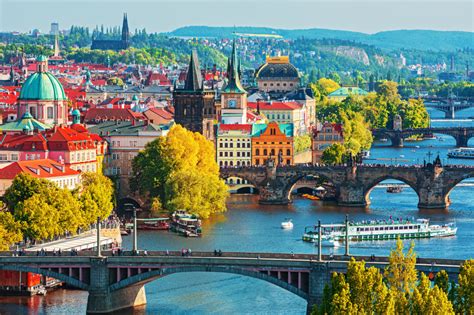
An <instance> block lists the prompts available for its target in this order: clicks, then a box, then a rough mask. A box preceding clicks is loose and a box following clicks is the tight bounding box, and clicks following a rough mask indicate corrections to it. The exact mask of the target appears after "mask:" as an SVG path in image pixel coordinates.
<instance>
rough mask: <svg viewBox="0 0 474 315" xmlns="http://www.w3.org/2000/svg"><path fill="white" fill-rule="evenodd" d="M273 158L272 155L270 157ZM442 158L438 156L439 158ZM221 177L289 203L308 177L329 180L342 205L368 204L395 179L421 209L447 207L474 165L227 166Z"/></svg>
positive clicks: (269, 200) (265, 198) (264, 198)
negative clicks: (383, 184) (379, 188)
mask: <svg viewBox="0 0 474 315" xmlns="http://www.w3.org/2000/svg"><path fill="white" fill-rule="evenodd" d="M269 160H270V159H269ZM437 160H439V159H437ZM220 176H221V177H222V178H224V179H225V178H229V177H238V178H241V179H244V180H246V181H247V183H249V184H252V185H253V186H254V187H255V188H257V189H258V192H259V202H260V203H263V204H288V203H290V202H291V195H290V194H291V191H292V190H293V189H294V188H295V185H296V184H297V183H298V182H299V181H300V180H304V179H306V178H309V177H314V178H319V179H322V180H324V181H325V182H327V183H329V184H330V185H331V187H333V188H334V191H335V199H336V200H337V203H338V204H339V205H341V206H350V207H366V206H367V205H369V204H370V198H369V195H370V192H371V191H372V189H373V188H374V187H375V186H377V185H378V184H379V183H380V182H382V181H384V180H387V179H394V180H399V181H402V182H404V183H405V184H407V185H409V186H410V187H411V188H413V190H414V191H415V192H416V193H417V195H418V207H419V208H420V209H447V208H448V206H449V203H450V200H449V194H450V192H451V190H452V189H453V188H454V187H455V186H456V185H457V184H459V183H460V182H461V181H463V180H465V179H467V178H472V177H474V167H469V166H466V167H457V166H452V165H448V166H442V165H441V163H440V161H438V162H437V163H434V164H431V163H428V164H427V165H425V166H419V165H411V166H391V165H370V164H362V165H347V166H346V165H343V166H317V165H294V166H278V167H277V166H274V165H273V162H271V163H267V165H262V166H260V167H257V166H252V167H246V166H241V167H227V168H225V167H224V168H221V169H220Z"/></svg>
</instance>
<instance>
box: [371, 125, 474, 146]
mask: <svg viewBox="0 0 474 315" xmlns="http://www.w3.org/2000/svg"><path fill="white" fill-rule="evenodd" d="M435 133H439V134H443V135H449V136H452V137H453V138H454V139H455V140H456V146H457V147H467V143H468V141H469V139H470V138H472V137H474V127H430V128H412V129H402V130H393V129H374V130H372V135H373V136H374V137H375V138H379V139H380V138H387V139H390V141H391V142H392V146H394V147H403V140H404V139H406V138H409V137H411V136H414V135H425V134H435Z"/></svg>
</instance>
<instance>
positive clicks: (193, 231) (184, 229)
mask: <svg viewBox="0 0 474 315" xmlns="http://www.w3.org/2000/svg"><path fill="white" fill-rule="evenodd" d="M170 230H171V231H172V232H176V233H178V234H180V235H183V236H186V237H200V236H201V234H202V230H201V220H199V218H198V217H197V216H195V215H191V214H189V213H187V212H186V211H184V210H177V211H175V212H173V214H172V215H171V223H170Z"/></svg>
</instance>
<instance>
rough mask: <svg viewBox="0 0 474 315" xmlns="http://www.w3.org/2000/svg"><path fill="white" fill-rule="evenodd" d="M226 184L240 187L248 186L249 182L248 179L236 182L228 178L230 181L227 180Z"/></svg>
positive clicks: (236, 180) (238, 179) (237, 179)
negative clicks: (242, 185) (241, 185)
mask: <svg viewBox="0 0 474 315" xmlns="http://www.w3.org/2000/svg"><path fill="white" fill-rule="evenodd" d="M225 183H226V184H228V185H234V184H236V185H240V184H248V183H249V182H248V180H246V179H240V178H236V179H235V180H234V179H233V178H228V179H226V181H225Z"/></svg>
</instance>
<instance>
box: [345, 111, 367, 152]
mask: <svg viewBox="0 0 474 315" xmlns="http://www.w3.org/2000/svg"><path fill="white" fill-rule="evenodd" d="M342 119H343V130H344V146H345V148H346V149H347V151H348V152H350V153H352V155H354V156H355V155H357V154H358V153H360V152H361V151H362V150H368V149H370V146H371V145H372V141H373V138H372V133H371V132H370V130H369V128H368V124H367V123H366V122H365V120H364V117H363V116H362V114H360V113H356V112H353V111H348V112H346V113H345V114H344V115H343V117H342Z"/></svg>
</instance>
